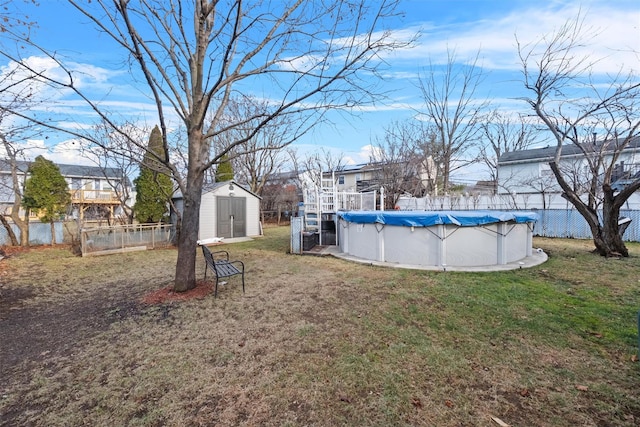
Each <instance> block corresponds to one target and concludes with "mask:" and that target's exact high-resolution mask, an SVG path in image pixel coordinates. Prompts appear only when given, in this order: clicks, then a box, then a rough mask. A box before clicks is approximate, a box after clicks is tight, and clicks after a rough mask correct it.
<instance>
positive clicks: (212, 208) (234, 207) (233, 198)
mask: <svg viewBox="0 0 640 427" xmlns="http://www.w3.org/2000/svg"><path fill="white" fill-rule="evenodd" d="M174 202H175V204H176V207H177V208H178V209H182V203H183V201H182V196H181V195H178V196H177V197H175V198H174ZM260 234H261V227H260V196H258V195H257V194H255V193H252V192H251V191H249V190H247V189H245V188H243V187H242V186H240V185H239V184H238V183H237V182H235V181H225V182H216V183H215V184H211V185H208V186H206V187H205V189H204V190H203V192H202V201H201V204H200V227H199V232H198V240H207V239H213V238H216V237H218V238H219V237H224V238H227V239H228V238H234V237H250V236H259V235H260Z"/></svg>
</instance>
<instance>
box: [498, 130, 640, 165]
mask: <svg viewBox="0 0 640 427" xmlns="http://www.w3.org/2000/svg"><path fill="white" fill-rule="evenodd" d="M620 141H622V140H621V139H620ZM604 142H605V141H598V142H596V146H595V149H598V147H600V146H602V144H603V143H604ZM606 142H608V143H609V142H613V141H611V140H609V141H606ZM589 145H591V144H589ZM611 146H615V144H611ZM556 148H557V147H556V146H555V145H553V146H547V147H544V148H532V149H529V150H518V151H510V152H508V153H503V154H502V155H501V156H500V158H499V159H498V163H499V164H505V163H520V162H527V161H548V160H551V159H552V158H553V157H554V156H555V154H556ZM588 148H590V147H587V149H588ZM638 148H640V137H634V138H633V139H632V140H631V142H630V143H629V145H627V147H626V148H625V150H636V149H638ZM592 149H593V148H592ZM594 151H595V150H594ZM607 151H613V150H612V149H608V150H607ZM581 155H582V150H581V149H580V147H578V146H577V145H575V144H567V145H563V146H562V155H561V157H571V156H581Z"/></svg>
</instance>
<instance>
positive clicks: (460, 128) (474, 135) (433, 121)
mask: <svg viewBox="0 0 640 427" xmlns="http://www.w3.org/2000/svg"><path fill="white" fill-rule="evenodd" d="M447 53H448V55H447V62H446V63H445V64H435V63H433V62H431V63H430V64H429V67H428V69H427V70H426V73H425V74H424V75H423V76H421V77H420V79H419V81H418V88H419V89H420V93H421V96H422V101H423V103H424V106H423V107H422V109H419V110H418V111H417V112H418V115H419V116H421V117H422V118H423V119H424V120H425V121H426V122H427V123H428V124H429V125H431V126H433V128H434V131H435V133H436V136H437V138H436V144H438V145H439V149H438V150H437V151H438V152H439V153H440V155H441V156H442V159H441V162H442V180H443V190H444V191H445V192H447V191H448V190H449V178H450V176H451V173H452V172H454V171H455V170H457V169H460V168H462V167H464V166H467V165H468V164H469V163H472V162H475V161H476V158H475V157H474V158H473V159H467V158H466V157H465V155H466V154H467V152H468V151H469V150H470V149H471V148H473V147H474V146H475V145H477V143H478V140H479V138H480V133H481V129H480V124H481V123H482V121H483V116H484V114H485V110H486V108H487V107H488V105H489V103H488V101H486V100H478V99H476V96H477V93H476V92H477V89H478V87H479V86H480V84H481V83H482V81H483V80H484V74H483V73H482V70H481V69H480V67H479V66H478V55H476V57H475V58H474V59H473V60H471V62H470V63H468V64H459V63H458V62H457V58H456V54H455V51H451V50H448V51H447Z"/></svg>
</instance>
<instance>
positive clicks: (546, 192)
mask: <svg viewBox="0 0 640 427" xmlns="http://www.w3.org/2000/svg"><path fill="white" fill-rule="evenodd" d="M604 143H607V144H611V145H612V146H614V145H615V141H596V142H595V143H588V145H584V146H583V147H578V146H576V145H574V144H569V145H565V146H563V147H562V155H561V158H560V164H559V167H560V169H561V170H563V171H564V172H565V173H566V174H569V175H571V176H573V182H572V185H581V184H584V183H586V182H587V181H588V180H589V179H590V176H591V175H590V173H588V172H587V159H588V158H587V156H586V155H585V152H586V153H589V152H592V153H594V155H598V154H597V153H599V152H600V150H602V149H603V146H602V144H604ZM555 152H556V147H555V146H547V147H544V148H533V149H529V150H519V151H512V152H509V153H504V154H502V155H501V156H500V158H499V159H498V188H497V193H498V194H502V195H508V194H511V195H514V196H515V195H519V196H520V197H530V198H531V199H532V200H534V199H540V198H542V199H543V200H541V201H540V204H541V207H547V208H548V207H553V204H554V201H555V202H559V203H562V204H564V205H566V201H562V199H561V197H560V194H561V189H560V186H559V185H558V183H557V181H556V179H555V176H554V175H553V171H552V170H551V167H550V166H549V162H550V161H551V160H553V158H554V156H555ZM612 153H613V152H612V150H609V149H607V148H606V147H604V160H605V164H608V162H611V158H612V157H611V156H612ZM602 172H604V171H602ZM638 176H640V138H638V137H636V138H634V139H633V140H632V141H631V143H630V144H629V145H628V146H627V147H626V148H625V149H624V150H623V151H622V152H621V153H620V155H619V157H618V158H617V159H616V164H615V165H614V167H613V176H612V186H613V187H614V188H621V187H622V186H624V185H625V182H628V180H630V179H633V178H634V177H638ZM545 199H546V200H545ZM543 202H544V203H543ZM535 204H536V205H537V204H538V203H537V202H536V203H535ZM558 207H560V206H558Z"/></svg>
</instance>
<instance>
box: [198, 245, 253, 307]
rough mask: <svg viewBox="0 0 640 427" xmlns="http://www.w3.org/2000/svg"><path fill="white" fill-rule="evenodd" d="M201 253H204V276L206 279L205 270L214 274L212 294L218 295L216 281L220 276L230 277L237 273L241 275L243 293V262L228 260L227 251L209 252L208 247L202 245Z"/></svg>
mask: <svg viewBox="0 0 640 427" xmlns="http://www.w3.org/2000/svg"><path fill="white" fill-rule="evenodd" d="M202 254H203V255H204V260H205V263H206V265H205V267H204V278H205V280H206V279H207V270H211V271H212V272H213V273H214V274H215V275H216V287H215V291H214V295H215V297H216V298H217V297H218V282H219V281H220V278H221V277H231V276H235V275H238V274H241V275H242V293H244V263H243V262H242V261H230V260H229V252H227V251H215V252H211V251H210V250H209V248H208V247H206V246H204V245H202Z"/></svg>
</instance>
